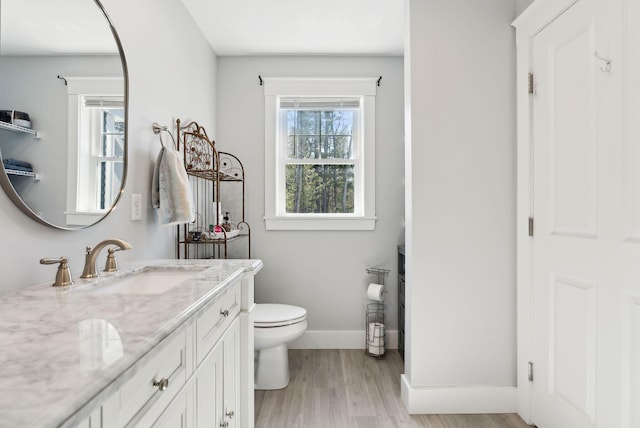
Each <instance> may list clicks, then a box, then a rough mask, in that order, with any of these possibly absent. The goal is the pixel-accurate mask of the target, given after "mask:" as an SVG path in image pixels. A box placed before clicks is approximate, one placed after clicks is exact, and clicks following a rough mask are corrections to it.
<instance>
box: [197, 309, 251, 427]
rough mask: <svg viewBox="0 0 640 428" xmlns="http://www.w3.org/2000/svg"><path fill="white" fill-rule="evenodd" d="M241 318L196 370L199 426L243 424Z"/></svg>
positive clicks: (233, 324)
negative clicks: (241, 422)
mask: <svg viewBox="0 0 640 428" xmlns="http://www.w3.org/2000/svg"><path fill="white" fill-rule="evenodd" d="M239 358H240V322H239V321H238V319H235V320H234V321H233V322H232V323H231V325H230V326H229V328H228V329H227V331H226V332H225V333H224V335H223V336H222V339H221V340H220V341H219V342H218V344H217V345H216V346H215V347H214V348H213V350H212V351H211V352H210V353H209V354H208V355H207V356H206V357H205V359H204V361H203V362H202V365H201V366H200V368H199V369H198V371H197V374H196V380H195V382H196V426H197V427H223V428H235V427H238V426H240V424H239V420H240V419H239V418H240V415H239V414H238V413H239V412H238V404H239V403H240V399H239V396H240V364H239Z"/></svg>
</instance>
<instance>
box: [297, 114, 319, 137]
mask: <svg viewBox="0 0 640 428" xmlns="http://www.w3.org/2000/svg"><path fill="white" fill-rule="evenodd" d="M295 132H296V134H307V135H309V134H311V135H318V134H319V133H320V112H319V111H305V110H302V111H300V110H296V115H295Z"/></svg>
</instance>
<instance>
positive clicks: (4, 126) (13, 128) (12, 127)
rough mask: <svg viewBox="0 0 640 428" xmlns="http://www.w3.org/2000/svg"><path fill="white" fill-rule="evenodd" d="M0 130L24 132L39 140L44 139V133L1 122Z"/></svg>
mask: <svg viewBox="0 0 640 428" xmlns="http://www.w3.org/2000/svg"><path fill="white" fill-rule="evenodd" d="M0 129H6V130H8V131H13V132H22V133H23V134H31V135H33V136H34V137H36V138H37V139H40V138H42V132H40V131H36V130H35V129H31V128H25V127H24V126H18V125H14V124H12V123H7V122H2V121H0Z"/></svg>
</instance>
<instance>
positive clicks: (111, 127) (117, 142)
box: [100, 109, 124, 157]
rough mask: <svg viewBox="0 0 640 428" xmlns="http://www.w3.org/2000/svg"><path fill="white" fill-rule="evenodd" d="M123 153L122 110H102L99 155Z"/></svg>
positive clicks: (110, 155)
mask: <svg viewBox="0 0 640 428" xmlns="http://www.w3.org/2000/svg"><path fill="white" fill-rule="evenodd" d="M123 155H124V110H122V109H108V110H107V109H105V110H102V144H101V145H100V156H109V157H115V156H118V157H121V156H123Z"/></svg>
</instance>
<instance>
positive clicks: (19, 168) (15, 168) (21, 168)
mask: <svg viewBox="0 0 640 428" xmlns="http://www.w3.org/2000/svg"><path fill="white" fill-rule="evenodd" d="M4 169H5V170H7V171H24V172H33V168H27V167H26V166H20V165H8V164H4Z"/></svg>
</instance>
